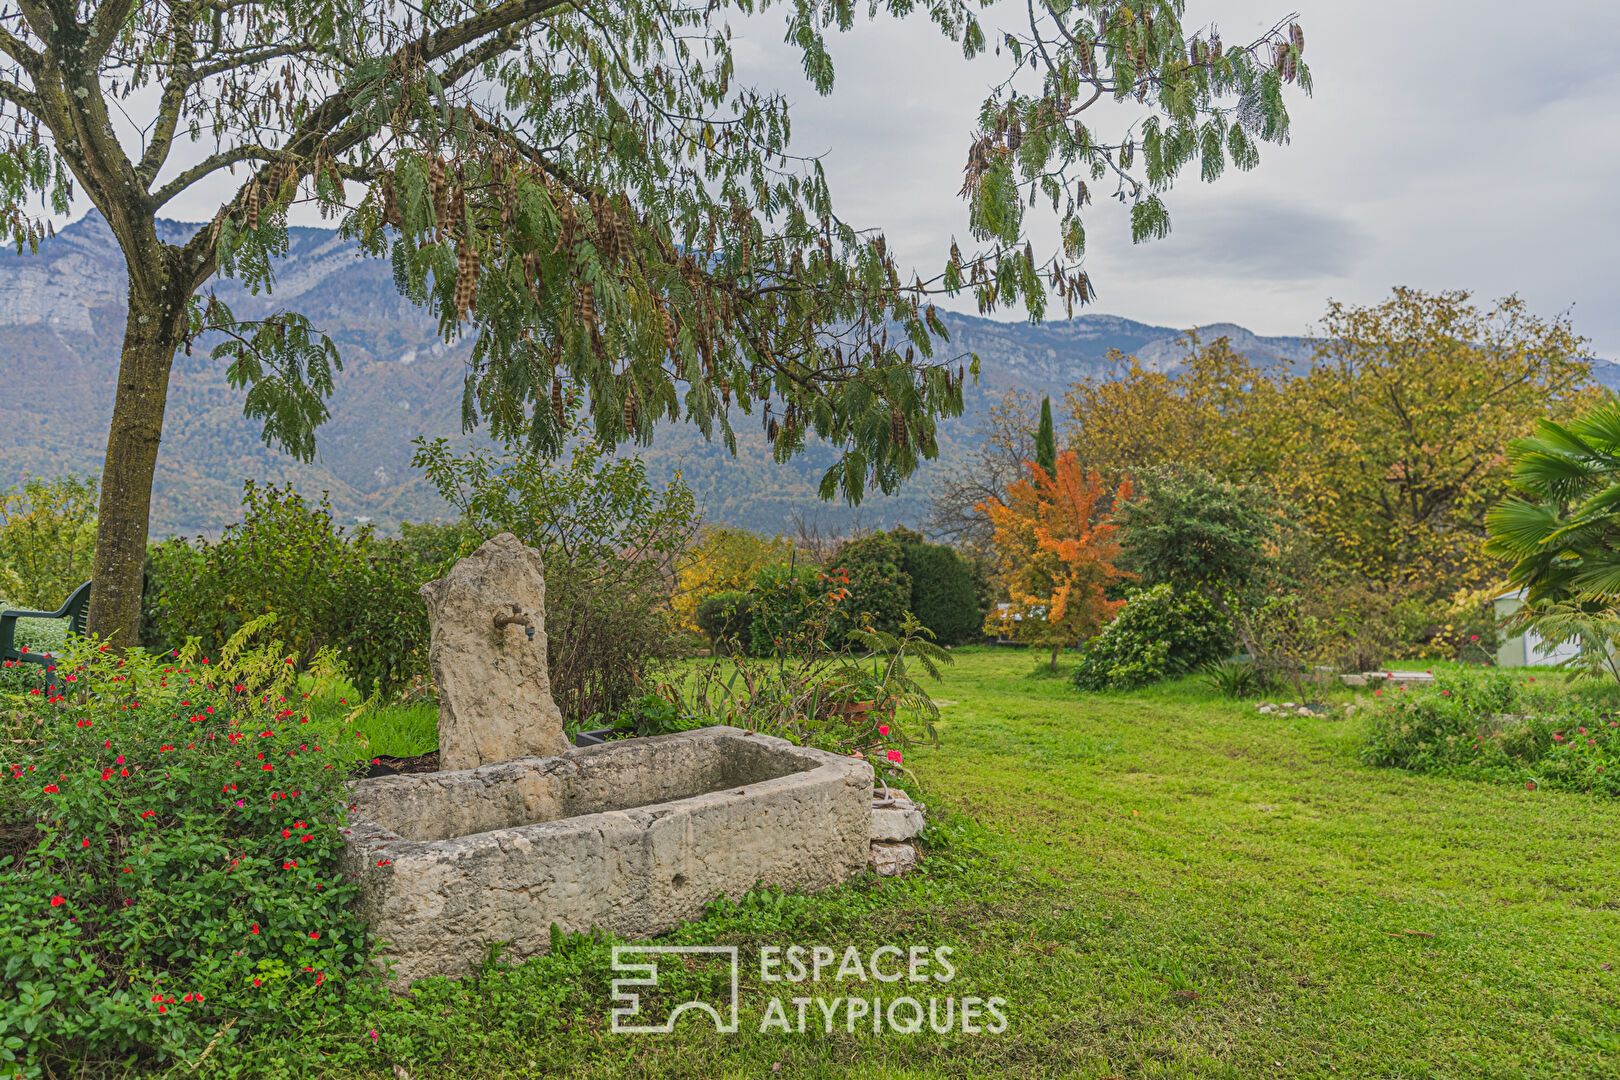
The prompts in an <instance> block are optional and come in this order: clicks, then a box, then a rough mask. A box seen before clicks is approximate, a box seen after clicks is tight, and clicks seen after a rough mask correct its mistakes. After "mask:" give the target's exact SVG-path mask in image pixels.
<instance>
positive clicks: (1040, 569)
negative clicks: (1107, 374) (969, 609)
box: [979, 451, 1132, 671]
mask: <svg viewBox="0 0 1620 1080" xmlns="http://www.w3.org/2000/svg"><path fill="white" fill-rule="evenodd" d="M1025 469H1026V471H1027V472H1028V474H1029V477H1028V479H1025V480H1019V481H1017V482H1015V483H1013V484H1011V485H1010V486H1009V487H1008V489H1007V498H1006V501H1005V502H1003V501H1002V500H1000V499H995V498H991V499H989V500H987V501H986V502H983V503H980V504H979V510H980V512H982V513H983V514H984V515H985V516H986V517H988V518H989V519H990V522H991V524H992V525H993V526H994V527H995V534H994V536H993V538H992V541H991V543H992V545H993V547H994V549H995V563H996V576H997V578H998V579H999V580H998V584H999V585H1000V587H1001V589H1002V591H1003V592H1004V593H1005V594H1006V596H1007V602H1006V603H1004V604H1002V605H999V606H998V607H996V608H994V609H992V610H991V612H990V615H989V617H988V618H987V619H986V620H985V632H986V633H990V634H998V635H1000V636H1003V637H1012V638H1016V639H1017V640H1019V641H1022V642H1026V643H1027V644H1029V645H1030V646H1031V647H1033V648H1047V649H1050V650H1051V667H1052V669H1053V670H1054V671H1055V670H1056V669H1057V658H1058V652H1059V650H1061V649H1062V648H1063V647H1064V646H1066V645H1073V644H1077V643H1078V642H1080V641H1082V640H1084V639H1085V638H1088V637H1090V636H1092V635H1093V634H1095V633H1097V631H1099V630H1101V629H1102V627H1103V624H1104V623H1106V622H1107V621H1108V620H1109V619H1111V618H1113V616H1114V612H1115V611H1117V610H1118V609H1119V607H1120V606H1121V604H1122V603H1123V602H1122V601H1111V600H1109V599H1108V598H1107V596H1106V595H1105V594H1104V592H1103V590H1104V588H1105V587H1106V586H1108V585H1109V584H1110V583H1111V582H1114V581H1118V580H1120V579H1123V578H1127V577H1130V576H1132V575H1130V574H1128V573H1127V572H1126V571H1124V570H1120V569H1119V568H1118V567H1117V566H1115V562H1116V560H1117V559H1118V558H1119V540H1118V536H1117V534H1118V532H1119V528H1118V526H1117V525H1115V524H1114V522H1113V519H1112V513H1111V508H1112V507H1113V506H1118V505H1121V504H1123V503H1124V502H1125V501H1126V500H1128V499H1129V498H1130V497H1131V485H1130V481H1129V480H1126V481H1124V482H1122V483H1121V484H1120V485H1119V487H1118V489H1117V490H1116V491H1115V493H1114V496H1113V500H1112V502H1111V504H1105V505H1104V506H1099V505H1098V503H1099V502H1100V501H1101V499H1102V497H1103V495H1104V493H1105V491H1106V490H1107V489H1106V488H1105V487H1104V485H1103V481H1102V477H1101V475H1099V474H1098V473H1097V472H1096V470H1091V471H1085V470H1082V469H1081V468H1080V464H1079V462H1078V461H1077V460H1076V458H1075V455H1074V453H1073V452H1072V451H1064V452H1063V453H1061V454H1059V455H1058V458H1057V466H1056V469H1055V470H1054V473H1053V474H1048V473H1047V471H1046V470H1045V469H1043V468H1041V467H1040V466H1039V465H1037V464H1036V463H1034V462H1026V463H1025Z"/></svg>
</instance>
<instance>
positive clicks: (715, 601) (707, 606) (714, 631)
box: [694, 591, 753, 651]
mask: <svg viewBox="0 0 1620 1080" xmlns="http://www.w3.org/2000/svg"><path fill="white" fill-rule="evenodd" d="M749 603H750V601H749V596H748V594H747V593H745V592H737V591H732V592H722V593H715V594H714V595H713V596H711V597H709V598H708V599H707V600H705V601H703V602H702V603H701V604H699V605H698V606H697V610H696V612H694V621H696V623H697V625H698V629H699V630H701V631H703V634H704V636H705V637H707V638H708V639H709V641H710V643H711V644H713V646H714V647H715V649H716V650H720V651H724V650H727V649H729V648H730V647H731V645H732V644H733V643H736V642H742V643H743V645H744V647H745V648H746V647H747V646H748V645H749V643H750V642H752V641H753V634H752V633H751V632H750V629H749V623H750V621H751V620H752V618H753V611H752V609H751V608H750V607H749Z"/></svg>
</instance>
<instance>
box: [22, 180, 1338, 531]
mask: <svg viewBox="0 0 1620 1080" xmlns="http://www.w3.org/2000/svg"><path fill="white" fill-rule="evenodd" d="M196 228H197V226H195V225H185V224H181V223H175V222H166V223H163V224H162V232H163V233H164V234H165V238H166V239H176V240H178V239H180V238H182V237H185V236H189V235H190V234H191V233H192V232H193V231H194V230H195V229H196ZM214 288H215V291H216V292H217V294H218V295H219V297H220V298H221V299H222V300H224V301H225V302H226V303H227V304H229V305H230V306H231V308H232V310H233V311H235V312H236V314H237V315H238V316H239V317H247V318H253V317H260V316H262V315H264V314H266V313H268V312H270V311H273V310H278V309H292V310H296V311H299V312H302V313H303V314H304V315H307V316H308V317H309V319H310V320H311V322H312V323H313V324H314V325H315V326H316V327H318V328H319V329H321V330H322V331H323V332H325V333H327V334H329V335H331V337H332V338H333V340H334V341H335V342H336V343H337V344H338V346H339V349H340V351H341V353H342V356H343V363H344V370H343V371H342V372H341V373H340V374H339V375H338V376H337V389H336V392H335V394H334V395H333V398H332V401H331V411H332V417H331V419H330V420H329V421H328V422H327V423H326V424H325V425H323V426H322V427H321V429H320V431H319V433H318V436H317V442H318V451H317V456H316V459H315V460H314V461H313V462H311V463H309V464H304V463H301V462H298V461H296V460H294V459H292V458H290V457H288V456H286V455H285V454H282V453H280V452H278V451H276V450H273V449H270V448H268V447H266V446H264V445H263V443H262V442H261V440H260V437H259V428H258V425H257V424H255V423H253V422H251V421H249V420H247V419H246V418H244V417H243V416H242V409H241V392H240V391H237V390H234V389H232V388H231V387H230V386H229V385H228V384H227V383H226V380H225V364H224V363H223V362H221V361H216V360H213V359H211V358H210V357H209V356H208V355H207V352H206V350H203V349H198V350H195V351H194V352H193V353H192V355H190V356H186V355H181V356H179V357H177V359H176V361H175V369H174V374H173V377H172V380H171V385H170V392H169V408H168V413H167V417H166V419H165V423H164V433H163V445H162V450H161V452H160V454H159V458H158V470H157V477H156V481H155V484H154V490H153V507H152V532H153V534H154V535H156V536H162V535H168V534H173V533H180V534H191V533H215V532H217V531H218V530H219V529H221V528H223V527H224V526H225V525H226V524H228V523H230V522H232V521H234V520H236V517H237V508H238V506H239V503H240V497H241V489H242V483H243V481H244V480H245V479H248V478H252V479H254V480H257V481H261V482H263V481H272V482H277V483H291V484H294V485H295V486H296V487H297V488H298V490H299V491H301V492H303V493H304V494H305V495H306V496H314V495H316V494H318V493H319V492H322V491H325V492H328V493H329V495H330V498H331V502H332V506H333V509H334V511H335V513H336V515H337V517H338V519H339V520H343V521H353V520H371V521H375V522H378V523H379V524H381V525H383V526H385V527H386V526H388V525H391V524H393V523H395V522H398V521H401V520H407V521H415V520H426V519H431V518H439V517H444V516H446V514H447V508H446V506H445V505H444V504H443V503H442V502H441V501H440V500H439V498H438V496H437V495H436V494H435V493H434V492H433V490H432V489H431V488H430V487H429V485H428V484H427V483H426V482H425V480H424V479H423V478H422V477H421V476H420V475H418V474H416V473H415V472H414V471H413V470H412V469H411V468H410V459H411V455H412V447H411V440H412V439H413V438H416V437H418V436H422V437H428V438H432V437H434V436H439V435H444V436H450V437H459V436H460V435H461V390H462V379H463V375H464V373H465V370H466V368H465V365H466V359H467V356H468V353H469V351H470V347H471V346H470V342H468V341H465V340H464V341H458V342H453V343H446V342H444V341H443V340H442V339H441V338H440V336H439V334H438V329H437V325H436V323H435V321H434V320H433V319H431V318H429V317H428V316H426V315H425V314H424V313H423V312H422V311H421V310H420V309H419V308H417V307H415V306H413V305H412V304H411V303H410V302H409V301H408V300H406V299H405V298H404V297H402V296H400V295H399V293H398V291H397V290H396V289H395V287H394V282H393V275H392V270H391V268H390V266H389V265H388V263H387V262H386V261H383V260H378V259H368V258H365V257H363V256H361V255H360V254H359V253H358V251H357V249H356V248H355V246H354V245H353V244H352V243H350V242H348V241H346V240H344V239H343V238H341V237H340V236H339V235H338V234H337V233H336V232H335V231H334V230H329V229H318V228H294V229H291V230H290V237H289V250H288V252H287V254H286V256H285V257H283V258H282V259H281V260H280V261H279V262H278V264H277V281H276V287H275V290H274V293H273V294H271V295H257V296H256V295H252V294H249V293H248V292H246V291H245V290H243V289H242V288H241V287H240V286H239V285H238V284H237V283H236V282H234V281H231V280H229V279H222V280H220V281H218V282H216V283H215V285H214ZM124 295H125V279H124V271H123V260H122V255H121V254H120V252H119V250H118V248H117V245H116V243H115V242H114V240H113V236H112V233H111V230H109V229H108V227H107V225H106V222H105V221H104V220H103V219H102V218H101V217H100V216H99V215H97V214H95V213H93V212H92V213H91V214H89V215H87V216H86V217H84V218H82V219H80V220H79V221H77V222H74V223H73V224H71V225H69V226H67V227H65V228H63V229H62V230H61V231H60V232H59V233H57V234H56V236H54V237H53V238H50V239H48V240H46V241H44V242H43V243H42V244H41V245H40V248H39V251H38V252H37V253H30V252H27V251H24V252H22V253H21V254H16V253H12V252H9V251H7V252H4V253H0V487H4V486H6V485H9V484H11V483H14V482H16V481H18V480H20V479H21V478H22V477H23V476H25V475H29V474H31V475H35V476H54V475H58V474H61V473H66V472H77V473H91V474H94V473H98V472H99V470H100V466H101V457H102V455H103V453H104V452H105V447H106V431H107V421H108V417H109V416H110V415H111V412H112V398H113V376H114V374H115V372H116V370H117V363H118V352H119V343H120V341H121V339H122V335H123V330H124ZM943 318H944V321H945V324H946V326H947V328H948V329H949V330H950V333H951V345H950V348H951V349H952V350H954V351H961V352H972V353H976V354H977V355H978V356H979V358H980V364H981V375H980V379H979V381H978V384H977V385H976V386H970V387H969V394H968V398H969V400H968V403H967V412H966V413H965V414H964V416H963V417H961V418H959V419H955V420H950V421H947V422H945V423H943V424H942V425H941V429H940V433H939V436H940V437H939V444H940V457H939V458H938V459H937V460H935V461H933V462H929V463H927V464H926V465H925V466H924V467H923V468H922V469H921V470H920V471H919V473H918V474H917V476H915V477H913V478H912V480H911V481H909V482H908V483H907V484H906V485H905V486H904V487H903V488H902V489H901V491H899V492H898V493H896V494H893V495H888V496H883V495H881V494H874V495H872V496H871V497H869V498H868V499H867V501H866V502H864V503H863V504H862V506H861V507H859V508H856V509H852V508H849V507H845V506H842V505H841V504H827V503H822V502H821V501H820V500H819V499H818V498H817V496H816V490H817V487H818V486H819V482H820V477H821V474H822V472H823V471H824V470H825V469H826V468H827V467H828V466H830V465H831V464H832V463H833V461H834V460H835V459H836V457H837V455H836V453H835V452H834V451H833V450H832V448H830V447H827V446H812V447H810V448H809V449H807V451H806V452H805V453H804V454H803V455H801V456H800V457H799V458H797V459H795V460H794V461H793V462H791V463H789V464H787V465H777V464H776V463H775V462H774V461H773V460H772V459H771V455H770V449H769V446H768V445H767V443H766V441H765V438H764V434H763V432H761V431H760V430H759V425H758V424H757V423H754V422H753V421H752V420H750V419H749V418H747V417H735V418H734V421H733V422H734V423H736V424H737V425H738V434H739V438H738V442H739V445H738V453H737V456H736V458H735V459H733V458H732V457H731V456H730V455H729V454H727V453H726V452H725V450H724V449H723V448H722V447H720V446H719V445H718V444H710V443H707V442H705V441H704V440H703V438H702V436H701V435H700V434H699V433H698V432H696V431H695V429H693V428H691V427H689V426H686V425H670V426H668V427H667V428H665V429H662V430H660V432H659V433H658V436H657V438H656V439H655V440H654V443H653V445H652V446H651V447H649V448H645V449H643V450H642V451H641V453H642V455H643V456H644V457H645V458H646V460H647V463H648V473H649V476H651V477H654V478H655V479H656V478H660V477H668V476H670V475H671V474H672V473H673V472H674V471H675V470H677V469H678V470H680V471H681V473H682V476H683V478H684V479H685V481H686V482H687V483H688V484H689V485H690V486H691V487H692V488H693V490H694V493H695V495H696V496H697V499H698V503H699V506H700V507H702V508H703V510H704V513H705V516H706V518H707V519H708V520H712V521H719V522H724V523H727V524H736V525H744V526H748V527H750V528H755V529H760V530H764V531H768V532H769V531H778V530H782V529H784V528H787V527H788V523H789V522H790V521H791V519H792V517H793V516H794V514H796V513H797V514H803V515H805V516H806V517H807V518H810V519H813V520H819V521H820V522H821V523H823V525H824V527H826V528H839V527H844V526H847V525H848V524H849V523H851V522H852V521H857V520H858V521H859V522H861V523H862V524H866V525H871V526H875V527H885V526H888V525H893V524H900V523H909V524H916V523H918V522H920V521H921V519H922V518H923V516H924V515H925V514H926V512H927V503H928V493H929V490H930V488H931V486H932V485H933V484H934V483H935V482H936V481H937V478H938V477H940V476H941V475H944V474H945V473H946V471H947V470H949V469H951V468H952V467H953V465H954V463H956V462H959V461H960V460H961V456H962V453H963V451H964V449H965V448H966V446H967V445H968V440H970V439H971V438H972V433H973V424H974V416H975V413H976V412H978V411H979V410H981V409H983V408H984V407H985V406H986V405H987V404H989V403H991V402H994V401H996V400H999V398H1000V397H1001V395H1002V393H1003V392H1004V391H1005V390H1007V389H1009V388H1013V387H1021V388H1024V389H1027V390H1030V391H1033V392H1034V393H1036V394H1042V393H1050V394H1052V395H1053V397H1054V400H1056V399H1058V398H1059V397H1061V395H1062V393H1063V391H1064V390H1065V389H1066V388H1067V387H1068V386H1070V385H1071V384H1073V383H1074V382H1076V381H1077V380H1079V379H1082V378H1085V377H1097V376H1102V375H1104V374H1106V372H1107V370H1108V357H1109V355H1110V353H1111V352H1113V351H1115V350H1117V351H1118V352H1121V353H1125V354H1129V355H1134V356H1136V357H1137V358H1138V359H1139V360H1140V361H1141V362H1142V363H1143V364H1145V365H1147V366H1150V367H1153V368H1157V369H1169V368H1173V367H1174V366H1175V365H1176V364H1177V363H1178V362H1179V358H1180V357H1181V356H1182V355H1183V353H1184V351H1185V346H1184V343H1183V338H1182V333H1181V331H1180V330H1177V329H1175V328H1173V327H1166V326H1152V325H1149V324H1146V323H1140V322H1135V321H1133V320H1130V319H1124V318H1119V317H1117V316H1112V315H1091V314H1087V315H1080V316H1078V317H1076V318H1073V319H1068V320H1062V321H1051V322H1046V323H1041V324H1030V323H1023V322H1020V323H1013V322H997V321H993V320H990V319H981V318H974V317H972V316H967V315H957V314H945V315H944V316H943ZM1199 333H1200V334H1201V336H1202V337H1203V338H1204V339H1205V340H1210V339H1213V338H1215V337H1222V336H1224V337H1227V338H1229V339H1230V340H1231V342H1232V345H1233V347H1234V348H1235V349H1237V351H1239V352H1241V353H1244V354H1245V355H1247V356H1249V357H1250V358H1251V359H1254V360H1256V361H1258V362H1271V361H1280V362H1283V363H1287V364H1289V365H1290V366H1294V367H1298V366H1301V365H1303V364H1304V363H1306V362H1307V361H1308V359H1309V357H1310V355H1311V352H1312V348H1311V345H1310V343H1309V342H1308V341H1307V340H1306V339H1303V338H1297V337H1260V336H1258V335H1255V334H1252V333H1250V332H1249V331H1248V330H1245V329H1244V328H1243V327H1240V326H1235V325H1231V324H1216V325H1212V326H1204V327H1200V328H1199Z"/></svg>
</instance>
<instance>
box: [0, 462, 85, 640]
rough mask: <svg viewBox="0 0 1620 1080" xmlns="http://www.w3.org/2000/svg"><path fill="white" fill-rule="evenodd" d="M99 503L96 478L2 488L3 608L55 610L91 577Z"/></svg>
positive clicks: (0, 573)
mask: <svg viewBox="0 0 1620 1080" xmlns="http://www.w3.org/2000/svg"><path fill="white" fill-rule="evenodd" d="M96 502H97V497H96V482H95V481H94V480H92V479H88V478H86V479H80V478H78V477H73V476H63V477H58V478H57V479H55V480H40V479H38V478H37V477H36V478H30V479H28V480H27V481H25V482H24V483H22V484H19V485H15V486H13V487H10V488H7V489H6V490H5V491H3V492H0V600H3V601H4V603H0V606H3V607H20V608H30V609H34V610H39V611H55V610H56V609H57V607H59V606H60V605H61V603H62V601H63V600H66V599H67V597H68V594H69V593H71V592H72V591H73V590H74V589H76V588H78V587H79V586H80V585H82V584H84V583H85V582H86V581H89V580H90V571H91V568H92V567H93V566H94V565H95V554H96ZM19 629H20V628H19Z"/></svg>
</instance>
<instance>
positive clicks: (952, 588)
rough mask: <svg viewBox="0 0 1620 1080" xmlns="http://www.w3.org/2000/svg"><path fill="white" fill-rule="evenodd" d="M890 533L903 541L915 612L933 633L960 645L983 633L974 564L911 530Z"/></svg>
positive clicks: (943, 642)
mask: <svg viewBox="0 0 1620 1080" xmlns="http://www.w3.org/2000/svg"><path fill="white" fill-rule="evenodd" d="M890 535H892V536H894V537H895V538H896V539H897V540H899V541H900V553H901V564H900V565H901V569H903V570H904V571H905V573H906V576H907V577H909V578H910V579H911V603H910V608H911V612H912V614H914V615H916V616H917V619H918V620H919V621H920V622H921V623H922V624H923V625H924V626H926V627H927V628H928V629H930V630H932V631H933V632H934V639H935V640H936V641H937V642H938V643H939V644H941V645H961V644H964V643H966V642H969V641H973V640H976V639H977V638H978V637H979V636H980V634H981V633H982V632H983V631H982V628H983V626H984V613H983V612H982V611H981V610H980V609H979V590H978V582H977V581H976V580H975V577H974V571H973V564H972V563H970V562H969V561H968V560H967V559H964V558H963V557H962V556H961V555H959V554H957V552H956V551H955V550H953V549H952V548H949V547H946V546H945V545H944V544H931V543H929V542H928V541H926V540H924V539H923V538H922V536H921V535H920V534H918V533H914V532H911V531H910V530H909V529H895V530H894V531H893V532H892V533H891V534H890Z"/></svg>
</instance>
